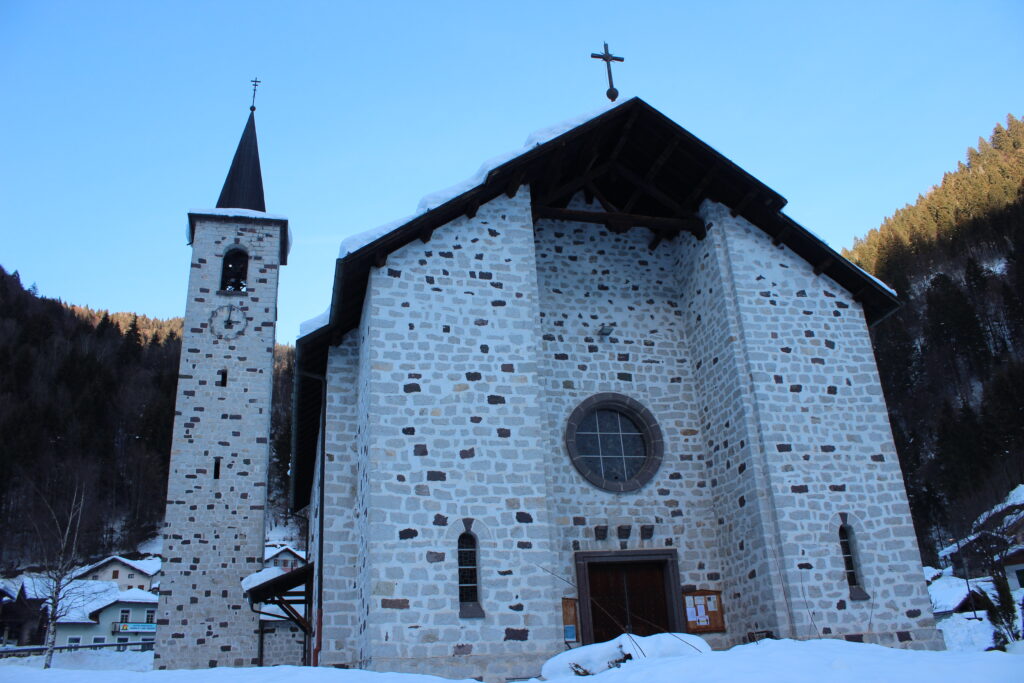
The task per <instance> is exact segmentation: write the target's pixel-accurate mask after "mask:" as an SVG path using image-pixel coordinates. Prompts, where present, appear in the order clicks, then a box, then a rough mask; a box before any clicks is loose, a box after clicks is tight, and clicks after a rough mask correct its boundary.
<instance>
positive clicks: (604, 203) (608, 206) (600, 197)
mask: <svg viewBox="0 0 1024 683" xmlns="http://www.w3.org/2000/svg"><path fill="white" fill-rule="evenodd" d="M583 187H584V189H586V190H587V191H588V192H589V193H590V194H592V195H593V196H594V197H596V198H597V201H598V202H599V203H600V204H601V208H602V209H604V210H605V211H607V212H609V213H618V212H619V209H618V208H617V207H616V206H615V205H614V204H612V203H611V201H609V200H608V198H607V197H605V196H604V194H603V193H602V192H601V190H599V189H597V185H595V184H594V183H592V182H588V183H587V184H586V185H584V186H583ZM626 213H629V212H628V211H627V212H626Z"/></svg>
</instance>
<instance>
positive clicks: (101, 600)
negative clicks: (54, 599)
mask: <svg viewBox="0 0 1024 683" xmlns="http://www.w3.org/2000/svg"><path fill="white" fill-rule="evenodd" d="M159 600H160V598H158V597H157V596H156V595H154V594H153V593H150V592H149V591H144V590H142V589H140V588H130V589H128V590H121V589H119V588H118V586H117V582H116V581H91V580H88V579H79V580H76V581H72V582H71V584H70V585H69V586H68V590H67V592H66V594H65V595H64V597H63V601H64V604H65V606H66V607H67V612H66V613H65V614H64V616H62V617H61V618H60V619H58V621H59V622H60V623H62V624H83V623H96V622H95V621H94V620H93V618H92V614H93V613H94V612H98V611H99V610H101V609H103V608H104V607H109V606H110V605H113V604H114V603H118V602H124V603H144V604H149V605H155V604H156V603H157V602H158V601H159Z"/></svg>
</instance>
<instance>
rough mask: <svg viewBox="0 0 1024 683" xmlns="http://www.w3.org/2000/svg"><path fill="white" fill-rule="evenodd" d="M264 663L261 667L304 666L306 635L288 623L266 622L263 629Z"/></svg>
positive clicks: (261, 634)
mask: <svg viewBox="0 0 1024 683" xmlns="http://www.w3.org/2000/svg"><path fill="white" fill-rule="evenodd" d="M260 636H261V638H262V639H263V661H262V662H261V664H260V665H261V666H302V663H303V662H302V653H303V651H304V647H305V646H304V641H305V635H304V634H303V633H302V629H300V628H299V627H298V626H296V625H294V624H291V623H289V622H287V621H283V620H282V621H264V622H263V624H262V627H261V633H260Z"/></svg>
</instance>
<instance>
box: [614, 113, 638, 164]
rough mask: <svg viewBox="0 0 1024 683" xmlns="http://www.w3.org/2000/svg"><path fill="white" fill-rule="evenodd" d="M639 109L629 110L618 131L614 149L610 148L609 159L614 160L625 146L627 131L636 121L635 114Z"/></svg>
mask: <svg viewBox="0 0 1024 683" xmlns="http://www.w3.org/2000/svg"><path fill="white" fill-rule="evenodd" d="M639 113H640V110H639V109H634V110H633V111H631V112H629V118H628V119H626V122H625V123H624V124H622V131H621V132H620V133H619V141H618V142H617V143H616V144H615V149H613V150H612V155H611V156H610V157H608V159H609V161H615V160H616V159H618V158H619V154H620V153H621V152H622V149H623V147H625V146H626V141H627V140H628V139H629V131H630V130H631V129H632V128H633V124H634V123H636V119H637V116H638V115H639Z"/></svg>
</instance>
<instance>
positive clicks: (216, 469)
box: [213, 455, 221, 479]
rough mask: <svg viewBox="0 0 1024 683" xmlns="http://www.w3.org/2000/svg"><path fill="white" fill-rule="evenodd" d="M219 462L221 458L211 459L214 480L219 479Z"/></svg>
mask: <svg viewBox="0 0 1024 683" xmlns="http://www.w3.org/2000/svg"><path fill="white" fill-rule="evenodd" d="M220 461H221V458H220V456H219V455H218V456H217V457H215V458H214V459H213V478H214V479H220Z"/></svg>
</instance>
